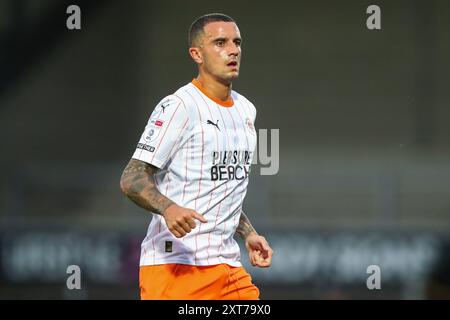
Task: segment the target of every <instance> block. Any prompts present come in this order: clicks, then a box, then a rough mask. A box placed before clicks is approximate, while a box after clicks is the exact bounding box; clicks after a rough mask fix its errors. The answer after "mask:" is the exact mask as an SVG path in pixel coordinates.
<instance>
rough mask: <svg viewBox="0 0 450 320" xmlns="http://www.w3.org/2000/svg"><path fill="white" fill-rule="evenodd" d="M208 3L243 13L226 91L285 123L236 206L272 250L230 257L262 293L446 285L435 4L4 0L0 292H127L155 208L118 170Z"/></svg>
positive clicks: (416, 295) (443, 109)
mask: <svg viewBox="0 0 450 320" xmlns="http://www.w3.org/2000/svg"><path fill="white" fill-rule="evenodd" d="M70 4H77V5H79V6H80V7H81V14H82V29H81V30H78V31H69V30H68V29H67V28H66V19H67V17H68V15H67V14H66V8H67V6H68V5H70ZM371 4H377V5H379V6H380V7H381V10H382V14H381V19H382V30H378V31H370V30H368V29H367V28H366V19H367V17H368V15H367V14H366V8H367V7H368V6H369V5H371ZM208 12H223V13H227V14H229V15H231V16H232V17H234V18H235V19H236V20H237V21H238V24H239V27H240V30H241V33H242V35H243V39H244V41H243V60H242V62H243V64H242V70H241V77H240V79H239V80H238V81H237V82H236V83H235V85H234V88H235V89H236V90H237V91H239V92H241V93H243V94H244V95H246V96H247V97H248V98H250V99H251V100H252V101H253V102H254V103H255V105H256V106H257V108H258V116H257V122H256V125H257V127H258V128H266V129H272V128H279V129H280V170H279V172H278V174H277V175H274V176H261V175H260V174H259V172H260V170H259V169H260V168H261V165H257V166H255V167H254V168H253V170H252V174H251V183H250V185H249V191H248V194H247V198H246V202H245V211H246V212H247V214H248V215H249V216H250V218H251V220H252V222H253V224H254V225H255V227H256V229H257V230H259V232H260V233H262V234H264V235H265V236H266V238H268V240H269V241H270V243H271V245H272V247H273V248H274V250H275V252H276V254H275V256H274V262H273V266H272V267H271V268H270V269H264V270H261V269H255V268H252V267H250V266H249V265H248V262H247V257H246V252H245V251H244V250H242V258H243V259H242V260H243V262H244V264H245V265H246V266H247V268H248V270H249V272H250V273H251V274H252V276H253V279H254V281H255V282H256V283H257V284H258V285H259V286H260V288H261V297H262V298H263V299H433V298H450V258H449V257H450V241H449V240H450V239H449V229H450V121H449V120H450V107H449V101H450V90H449V83H450V79H449V75H450V62H449V57H450V43H449V41H448V39H449V38H450V19H449V18H450V17H449V14H450V2H449V1H438V0H433V1H425V0H423V1H419V0H401V1H373V2H372V1H365V0H363V1H339V2H337V1H331V0H329V1H324V0H319V1H248V2H247V1H245V2H242V1H225V2H222V3H221V4H220V5H217V4H214V3H213V2H211V1H206V0H200V1H194V2H193V1H174V0H165V1H138V0H132V1H118V0H117V1H116V0H108V1H100V0H98V1H61V0H58V1H56V0H39V1H31V0H28V1H27V0H0V48H1V49H0V132H1V143H0V148H1V149H0V151H1V155H2V156H1V157H0V164H1V168H2V170H1V172H0V177H1V180H0V183H1V184H0V299H137V298H138V297H139V291H138V285H137V276H138V259H139V249H140V242H141V240H142V239H143V237H144V236H145V232H146V229H147V225H148V223H149V221H150V219H151V216H150V215H149V214H148V213H146V212H145V211H144V210H141V209H139V208H138V207H136V206H135V205H133V204H132V203H131V202H130V201H129V200H127V199H126V198H125V197H124V196H123V195H122V194H121V193H120V190H119V178H120V175H121V173H122V170H123V168H124V166H125V165H126V163H127V162H128V160H129V158H130V157H131V155H132V152H133V150H134V147H135V145H136V143H137V140H138V137H139V136H140V134H141V131H142V129H143V128H144V126H145V123H146V121H147V117H148V116H149V114H150V113H151V111H152V109H153V107H154V106H155V105H156V103H157V102H158V101H159V100H160V99H161V98H162V97H164V96H165V95H167V94H168V93H170V92H173V91H174V90H175V89H176V88H178V87H179V86H181V85H183V84H185V83H187V82H188V81H190V80H191V79H192V78H193V77H194V76H195V75H196V73H195V70H196V69H195V65H194V64H193V63H192V62H191V61H190V59H189V57H188V54H187V28H188V26H189V25H190V23H191V22H192V21H193V20H194V19H195V18H196V17H198V16H200V15H202V14H204V13H208ZM72 264H75V265H79V266H80V267H81V273H82V274H81V275H82V282H81V284H82V289H81V290H68V289H67V288H66V279H67V277H68V274H66V268H67V266H68V265H72ZM372 264H375V265H379V266H380V268H381V290H368V289H367V287H366V279H367V278H368V276H369V274H367V273H366V268H367V266H369V265H372Z"/></svg>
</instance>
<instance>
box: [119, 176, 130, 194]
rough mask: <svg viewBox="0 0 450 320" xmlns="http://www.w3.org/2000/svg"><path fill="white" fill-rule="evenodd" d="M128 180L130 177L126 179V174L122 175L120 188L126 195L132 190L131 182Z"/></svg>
mask: <svg viewBox="0 0 450 320" xmlns="http://www.w3.org/2000/svg"><path fill="white" fill-rule="evenodd" d="M127 180H128V179H125V177H124V175H122V177H120V190H121V191H122V193H124V194H125V195H128V193H129V191H130V183H129V182H128V181H127Z"/></svg>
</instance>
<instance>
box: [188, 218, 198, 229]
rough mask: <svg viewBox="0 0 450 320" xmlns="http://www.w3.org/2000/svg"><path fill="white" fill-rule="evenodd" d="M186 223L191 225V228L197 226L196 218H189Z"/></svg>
mask: <svg viewBox="0 0 450 320" xmlns="http://www.w3.org/2000/svg"><path fill="white" fill-rule="evenodd" d="M186 223H187V224H188V225H189V227H191V229H194V228H195V226H196V224H195V221H194V219H190V218H189V219H187V220H186Z"/></svg>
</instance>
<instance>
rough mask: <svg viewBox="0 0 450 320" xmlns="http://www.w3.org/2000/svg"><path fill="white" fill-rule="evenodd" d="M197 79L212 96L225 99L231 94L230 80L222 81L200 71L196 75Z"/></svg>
mask: <svg viewBox="0 0 450 320" xmlns="http://www.w3.org/2000/svg"><path fill="white" fill-rule="evenodd" d="M197 81H198V82H200V84H201V85H202V87H203V88H204V89H205V90H206V91H207V92H208V93H209V94H211V95H212V96H214V97H216V98H218V99H220V100H222V101H227V100H228V99H230V95H231V82H230V83H224V82H220V81H218V80H217V79H215V78H213V77H212V76H211V75H207V74H204V73H200V74H199V75H198V76H197Z"/></svg>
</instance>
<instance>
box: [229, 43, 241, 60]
mask: <svg viewBox="0 0 450 320" xmlns="http://www.w3.org/2000/svg"><path fill="white" fill-rule="evenodd" d="M240 52H241V48H240V47H239V46H238V45H236V43H234V42H231V44H230V45H229V46H228V55H229V56H235V57H237V56H238V55H239V53H240Z"/></svg>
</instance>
